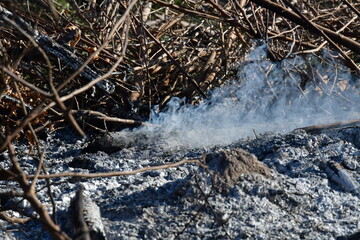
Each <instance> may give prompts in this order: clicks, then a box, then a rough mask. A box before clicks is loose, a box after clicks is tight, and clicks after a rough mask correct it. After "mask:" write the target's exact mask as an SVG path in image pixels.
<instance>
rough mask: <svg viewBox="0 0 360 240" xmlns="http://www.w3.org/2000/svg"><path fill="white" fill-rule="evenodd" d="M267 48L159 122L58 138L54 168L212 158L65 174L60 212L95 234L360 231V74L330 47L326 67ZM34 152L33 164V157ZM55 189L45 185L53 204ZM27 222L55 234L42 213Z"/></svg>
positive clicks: (333, 234) (69, 227) (350, 235)
mask: <svg viewBox="0 0 360 240" xmlns="http://www.w3.org/2000/svg"><path fill="white" fill-rule="evenodd" d="M264 52H265V49H264V47H260V48H257V49H255V50H254V51H253V52H252V53H250V55H249V56H248V58H247V59H246V61H245V63H244V64H243V65H241V66H240V67H239V68H240V70H239V76H238V77H239V79H238V80H237V81H234V82H233V83H231V84H229V85H226V86H224V87H223V88H221V89H217V90H215V91H214V92H213V93H212V95H211V97H210V98H209V99H208V100H205V101H204V102H203V103H201V104H199V105H198V106H187V105H186V104H185V103H183V101H182V100H181V99H174V100H172V101H170V102H169V104H168V107H167V110H166V111H163V112H160V113H156V111H155V110H154V113H153V117H152V121H151V123H152V126H147V127H142V128H139V129H137V130H133V131H130V130H129V131H123V132H120V133H111V134H110V135H107V136H99V137H98V138H96V139H95V140H94V141H93V142H75V143H74V142H64V141H62V140H61V139H58V138H56V137H55V136H52V137H50V138H49V140H48V141H47V143H46V144H47V145H46V146H47V147H48V152H49V153H48V158H49V159H50V160H49V162H48V163H47V165H48V169H49V170H50V169H51V171H53V172H63V171H76V172H84V173H95V172H96V173H99V172H110V171H130V170H135V169H139V168H143V167H148V166H158V165H164V164H172V163H176V162H179V161H181V160H183V159H198V160H199V161H201V162H202V163H203V164H204V165H206V166H207V167H206V168H204V167H201V166H200V165H198V164H185V165H179V166H177V167H173V168H166V169H160V170H157V171H145V172H142V173H138V174H134V175H128V176H118V177H111V178H92V179H81V180H79V179H73V178H70V179H66V180H64V179H55V180H54V181H53V195H54V199H55V201H56V204H57V207H58V211H57V219H58V222H59V223H60V224H61V226H62V227H63V228H64V229H66V231H67V232H68V233H69V235H71V236H76V235H77V234H79V232H81V230H82V229H83V227H77V228H76V229H75V230H74V229H73V226H76V224H71V223H70V224H69V217H68V216H70V215H76V216H77V215H83V218H82V220H78V222H83V223H84V222H85V225H86V227H88V228H89V231H92V232H93V234H95V235H93V237H92V238H93V239H127V240H128V239H134V240H135V239H339V240H340V239H359V235H360V200H359V198H360V122H359V121H357V120H353V121H347V120H350V119H356V118H357V117H358V116H359V112H360V109H359V106H360V104H359V101H360V100H359V97H358V94H359V86H358V85H356V84H359V79H356V77H354V76H352V75H351V74H350V73H349V72H347V70H346V68H345V67H343V66H342V65H341V64H339V63H338V62H337V60H336V59H335V58H334V56H333V55H332V54H330V53H324V56H323V58H322V61H323V62H325V66H324V64H322V63H320V60H319V59H313V58H311V57H309V58H308V59H305V58H299V57H296V58H294V59H291V60H284V61H283V62H281V63H272V62H270V61H268V60H266V58H265V55H264ZM314 65H316V66H317V67H315V66H314ZM295 69H296V70H295ZM334 72H335V73H334ZM302 74H308V75H309V76H310V77H311V78H312V79H313V81H308V82H304V76H303V75H302ZM244 79H247V80H249V79H251V81H245V80H244ZM344 96H346V97H344ZM338 121H342V122H338ZM334 122H337V123H336V124H331V123H334ZM309 125H313V126H311V127H306V126H309ZM294 129H295V130H294ZM254 133H255V136H254ZM23 162H24V163H26V162H29V164H28V165H29V166H31V164H30V163H31V159H29V157H27V158H24V159H23ZM24 165H26V164H24ZM79 181H80V182H81V185H82V187H81V188H80V190H78V189H79ZM42 184H44V185H45V182H44V183H42ZM45 192H46V190H45V188H41V186H39V190H38V196H39V198H40V199H41V201H43V202H44V203H49V205H50V202H49V200H48V198H47V197H46V194H45ZM76 192H77V193H76ZM71 199H75V200H73V201H72V200H71ZM79 199H80V200H79ZM81 201H82V202H83V203H81ZM2 203H3V202H2ZM9 204H10V203H9ZM76 204H80V207H75V209H80V212H77V213H74V206H77V205H76ZM70 205H71V206H72V207H70ZM69 207H70V209H69ZM24 208H25V209H26V208H28V206H26V205H24ZM24 211H25V210H24ZM28 211H31V210H30V209H28ZM88 213H90V215H89V214H88ZM72 221H74V218H72ZM76 221H77V220H75V222H76ZM66 223H68V224H66ZM1 224H2V227H3V229H9V227H10V226H8V225H6V223H5V222H1ZM81 226H82V225H81ZM25 227H27V228H28V229H31V231H29V232H27V234H29V235H30V234H31V235H32V236H37V238H38V239H48V238H50V237H49V236H48V235H47V234H46V233H44V232H43V231H42V229H40V227H39V225H38V224H36V223H34V222H29V223H27V224H26V225H25ZM86 227H85V228H86ZM79 228H80V229H79ZM96 234H97V235H96ZM2 235H3V236H6V235H9V236H12V237H15V238H17V239H28V236H25V235H24V234H23V233H22V232H13V231H10V230H7V231H3V232H2ZM34 239H36V238H34Z"/></svg>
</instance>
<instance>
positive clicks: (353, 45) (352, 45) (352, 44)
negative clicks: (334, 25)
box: [251, 0, 360, 54]
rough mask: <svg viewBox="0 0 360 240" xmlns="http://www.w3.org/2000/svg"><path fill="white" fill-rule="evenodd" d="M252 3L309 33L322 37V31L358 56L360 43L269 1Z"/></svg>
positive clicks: (258, 0) (259, 0)
mask: <svg viewBox="0 0 360 240" xmlns="http://www.w3.org/2000/svg"><path fill="white" fill-rule="evenodd" d="M251 1H252V2H253V3H256V4H258V5H259V6H261V7H264V8H266V9H269V10H271V11H273V12H276V13H277V14H279V15H281V16H283V17H285V18H287V19H289V20H290V21H293V22H294V23H296V24H299V25H301V26H303V27H304V28H306V29H308V30H309V31H311V32H313V33H315V34H318V35H322V33H321V31H323V32H324V33H325V34H326V35H327V36H329V38H331V39H332V40H333V41H334V42H336V43H339V44H341V45H343V46H344V47H347V48H349V49H351V50H352V51H354V52H355V53H357V54H360V43H358V42H356V41H354V40H352V39H350V38H348V37H346V36H344V35H342V34H339V33H336V32H334V31H332V30H330V29H328V28H326V27H323V26H321V25H318V24H315V23H313V26H312V25H311V24H309V23H307V22H306V21H304V20H303V19H302V18H301V17H300V16H299V15H297V14H295V13H293V12H292V11H289V10H287V9H286V8H284V7H283V6H281V5H279V4H277V3H274V2H271V1H270V0H251Z"/></svg>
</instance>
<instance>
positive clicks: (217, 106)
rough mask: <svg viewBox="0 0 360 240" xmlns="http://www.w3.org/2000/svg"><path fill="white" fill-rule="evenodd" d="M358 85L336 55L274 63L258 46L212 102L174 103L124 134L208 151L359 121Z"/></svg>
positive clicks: (215, 91)
mask: <svg viewBox="0 0 360 240" xmlns="http://www.w3.org/2000/svg"><path fill="white" fill-rule="evenodd" d="M359 83H360V79H359V78H358V79H356V78H355V76H353V75H351V74H350V72H349V70H348V68H346V67H345V66H344V65H342V64H341V63H340V61H338V59H337V55H336V54H335V53H333V52H330V51H324V52H323V55H322V56H321V57H316V56H314V55H308V56H306V57H300V56H296V57H293V58H290V59H286V60H283V61H281V62H272V61H270V60H268V59H267V57H266V47H265V46H260V47H257V48H255V49H254V50H253V51H252V52H250V54H249V55H248V56H247V57H246V59H245V60H244V62H243V63H242V64H241V65H240V67H239V71H238V74H237V79H235V80H232V81H230V82H229V83H228V84H226V85H224V86H222V87H221V88H218V89H215V90H214V91H212V92H211V93H210V95H211V96H210V98H209V99H207V100H204V101H203V102H202V103H201V104H199V105H196V106H193V105H186V104H184V99H179V98H173V99H171V100H170V101H169V103H168V104H167V108H166V111H163V112H160V113H155V111H154V112H153V113H152V116H151V120H150V122H151V123H152V124H153V125H152V126H145V127H141V128H140V129H136V130H133V131H129V132H127V133H126V135H127V138H131V139H138V140H140V141H141V139H143V141H149V142H151V143H155V144H156V143H158V144H159V145H162V146H165V147H169V148H179V147H207V146H211V145H222V144H229V143H231V142H233V141H236V140H238V139H240V138H243V137H255V136H254V133H264V132H269V131H270V132H287V131H291V130H293V129H295V128H299V127H305V126H309V125H314V124H325V123H331V122H336V121H342V120H350V119H354V118H359V114H360V97H359ZM356 84H357V86H356ZM122 134H124V133H122ZM145 139H146V140H145Z"/></svg>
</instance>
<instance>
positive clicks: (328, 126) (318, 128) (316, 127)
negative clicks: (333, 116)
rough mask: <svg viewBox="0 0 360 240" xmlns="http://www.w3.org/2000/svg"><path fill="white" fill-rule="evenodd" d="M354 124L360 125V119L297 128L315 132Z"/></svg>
mask: <svg viewBox="0 0 360 240" xmlns="http://www.w3.org/2000/svg"><path fill="white" fill-rule="evenodd" d="M353 126H360V119H354V120H349V121H344V122H336V123H329V124H320V125H312V126H309V127H303V128H296V129H295V130H298V129H301V130H305V131H306V132H310V133H314V132H321V131H323V130H327V129H335V128H344V127H353Z"/></svg>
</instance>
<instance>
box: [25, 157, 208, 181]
mask: <svg viewBox="0 0 360 240" xmlns="http://www.w3.org/2000/svg"><path fill="white" fill-rule="evenodd" d="M186 163H196V164H198V165H199V166H200V167H202V168H208V167H207V166H206V165H205V164H203V163H202V162H200V161H199V160H197V159H192V160H189V159H184V160H182V161H180V162H176V163H170V164H164V165H160V166H152V167H143V168H139V169H136V170H132V171H123V172H105V173H77V172H64V173H54V174H48V175H39V176H38V179H49V178H60V177H76V178H99V177H118V176H127V175H134V174H137V173H142V172H148V171H154V170H162V169H167V168H173V167H177V166H180V165H183V164H186ZM26 177H27V178H28V179H33V178H35V175H27V176H26Z"/></svg>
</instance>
